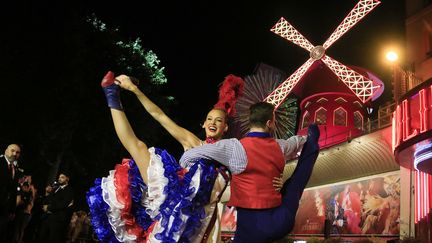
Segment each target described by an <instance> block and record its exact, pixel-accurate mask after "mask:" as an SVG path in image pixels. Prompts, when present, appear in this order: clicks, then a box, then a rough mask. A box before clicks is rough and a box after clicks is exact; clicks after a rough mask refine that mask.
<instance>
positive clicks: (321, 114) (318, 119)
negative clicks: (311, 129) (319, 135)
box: [315, 107, 327, 125]
mask: <svg viewBox="0 0 432 243" xmlns="http://www.w3.org/2000/svg"><path fill="white" fill-rule="evenodd" d="M315 123H316V124H318V125H325V124H327V110H326V109H324V108H323V107H320V108H319V109H318V110H317V111H316V112H315Z"/></svg>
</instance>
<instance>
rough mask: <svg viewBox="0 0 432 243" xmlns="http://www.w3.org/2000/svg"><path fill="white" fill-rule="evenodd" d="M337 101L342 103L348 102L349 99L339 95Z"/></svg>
mask: <svg viewBox="0 0 432 243" xmlns="http://www.w3.org/2000/svg"><path fill="white" fill-rule="evenodd" d="M335 102H336V103H338V104H342V103H346V102H347V101H346V100H345V99H344V98H342V97H339V98H337V99H335Z"/></svg>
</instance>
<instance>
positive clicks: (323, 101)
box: [317, 98, 328, 104]
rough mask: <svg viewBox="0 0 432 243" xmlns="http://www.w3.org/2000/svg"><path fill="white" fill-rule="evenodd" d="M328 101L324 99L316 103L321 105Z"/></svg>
mask: <svg viewBox="0 0 432 243" xmlns="http://www.w3.org/2000/svg"><path fill="white" fill-rule="evenodd" d="M327 101H328V100H327V99H326V98H320V99H319V100H317V103H319V104H323V103H325V102H327Z"/></svg>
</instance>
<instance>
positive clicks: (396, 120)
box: [393, 85, 432, 150]
mask: <svg viewBox="0 0 432 243" xmlns="http://www.w3.org/2000/svg"><path fill="white" fill-rule="evenodd" d="M431 108H432V85H431V86H429V87H427V88H424V89H421V90H420V91H419V92H418V93H417V94H415V95H412V96H411V97H409V98H406V99H405V100H402V101H401V102H400V104H399V105H398V106H397V107H396V110H395V111H394V112H393V150H394V149H396V148H397V147H398V146H399V145H401V143H403V142H404V141H406V140H408V139H410V138H412V137H415V136H417V135H418V134H421V133H424V132H426V131H428V130H430V129H431V128H432V124H431V123H432V119H431V117H432V109H431Z"/></svg>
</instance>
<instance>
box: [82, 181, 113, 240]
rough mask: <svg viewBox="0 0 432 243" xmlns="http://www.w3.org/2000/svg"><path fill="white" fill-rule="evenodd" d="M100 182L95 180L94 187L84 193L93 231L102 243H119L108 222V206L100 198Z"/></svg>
mask: <svg viewBox="0 0 432 243" xmlns="http://www.w3.org/2000/svg"><path fill="white" fill-rule="evenodd" d="M101 182H102V180H101V179H100V178H97V179H96V180H95V183H94V184H95V185H94V186H93V187H91V188H90V190H89V191H88V192H87V193H86V198H87V203H88V205H89V209H90V215H91V223H92V225H93V230H94V232H95V234H96V235H97V237H98V238H99V240H100V241H102V242H112V243H114V242H119V241H118V240H117V238H116V237H115V234H114V231H113V230H112V228H111V225H110V223H109V221H108V216H107V211H108V207H109V206H108V204H107V203H106V202H105V201H104V200H103V198H102V188H101Z"/></svg>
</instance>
